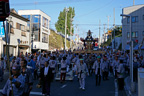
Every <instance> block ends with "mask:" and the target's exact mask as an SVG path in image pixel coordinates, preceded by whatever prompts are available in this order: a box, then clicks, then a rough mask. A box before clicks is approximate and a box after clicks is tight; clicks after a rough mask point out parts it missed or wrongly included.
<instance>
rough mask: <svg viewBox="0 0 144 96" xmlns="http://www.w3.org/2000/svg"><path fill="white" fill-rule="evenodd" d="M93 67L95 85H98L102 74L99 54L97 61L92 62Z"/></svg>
mask: <svg viewBox="0 0 144 96" xmlns="http://www.w3.org/2000/svg"><path fill="white" fill-rule="evenodd" d="M93 69H94V72H95V75H96V86H97V85H100V83H101V76H102V62H101V57H100V56H98V57H97V61H95V62H94V64H93Z"/></svg>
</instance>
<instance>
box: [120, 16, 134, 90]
mask: <svg viewBox="0 0 144 96" xmlns="http://www.w3.org/2000/svg"><path fill="white" fill-rule="evenodd" d="M120 16H125V17H128V18H130V44H131V46H130V61H129V62H130V78H131V88H132V91H134V90H135V89H133V88H134V84H133V41H132V21H131V19H132V16H131V15H126V14H121V15H120Z"/></svg>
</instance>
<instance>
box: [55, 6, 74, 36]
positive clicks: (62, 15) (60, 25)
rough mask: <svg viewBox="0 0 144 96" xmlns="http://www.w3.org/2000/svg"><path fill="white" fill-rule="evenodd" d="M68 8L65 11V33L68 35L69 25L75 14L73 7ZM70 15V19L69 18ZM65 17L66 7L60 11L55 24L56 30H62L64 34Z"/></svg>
mask: <svg viewBox="0 0 144 96" xmlns="http://www.w3.org/2000/svg"><path fill="white" fill-rule="evenodd" d="M68 9H69V11H68V12H67V32H66V33H67V34H68V35H70V26H71V24H72V20H73V18H74V16H75V9H74V8H72V7H69V8H68ZM71 15H72V19H71ZM65 17H66V8H64V10H63V11H61V12H60V14H59V17H58V21H57V22H56V24H55V27H56V29H57V31H58V32H62V33H63V34H65ZM72 26H73V24H72ZM73 32H74V29H73V28H72V34H73Z"/></svg>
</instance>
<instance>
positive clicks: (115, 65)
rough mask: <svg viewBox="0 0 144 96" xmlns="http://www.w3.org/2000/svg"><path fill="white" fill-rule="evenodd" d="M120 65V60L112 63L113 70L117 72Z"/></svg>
mask: <svg viewBox="0 0 144 96" xmlns="http://www.w3.org/2000/svg"><path fill="white" fill-rule="evenodd" d="M118 65H119V60H118V61H116V60H114V61H113V62H112V66H113V70H117V69H118Z"/></svg>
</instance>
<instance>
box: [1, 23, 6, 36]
mask: <svg viewBox="0 0 144 96" xmlns="http://www.w3.org/2000/svg"><path fill="white" fill-rule="evenodd" d="M0 37H5V32H4V26H3V22H0Z"/></svg>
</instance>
